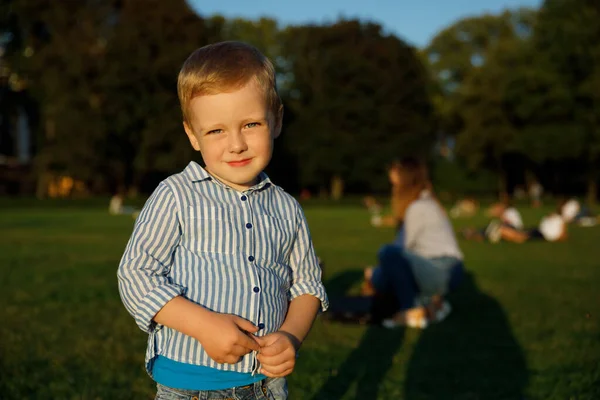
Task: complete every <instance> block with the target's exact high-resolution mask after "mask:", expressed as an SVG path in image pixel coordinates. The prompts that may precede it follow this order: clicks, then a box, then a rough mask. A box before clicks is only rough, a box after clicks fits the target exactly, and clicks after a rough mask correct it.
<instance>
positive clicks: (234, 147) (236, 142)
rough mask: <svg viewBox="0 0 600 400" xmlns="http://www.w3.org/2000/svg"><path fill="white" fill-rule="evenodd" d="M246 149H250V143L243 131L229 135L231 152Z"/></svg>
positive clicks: (239, 151)
mask: <svg viewBox="0 0 600 400" xmlns="http://www.w3.org/2000/svg"><path fill="white" fill-rule="evenodd" d="M246 150H248V145H247V144H246V140H245V139H244V135H243V134H242V133H241V132H239V133H236V134H233V135H230V136H229V151H230V152H231V153H241V152H244V151H246Z"/></svg>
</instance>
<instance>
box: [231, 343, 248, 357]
mask: <svg viewBox="0 0 600 400" xmlns="http://www.w3.org/2000/svg"><path fill="white" fill-rule="evenodd" d="M251 351H252V349H249V348H247V347H244V346H240V345H239V344H235V345H233V348H232V349H231V354H233V355H235V356H239V357H242V356H245V355H246V354H248V353H250V352H251Z"/></svg>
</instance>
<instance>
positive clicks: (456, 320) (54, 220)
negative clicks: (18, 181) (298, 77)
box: [0, 199, 600, 400]
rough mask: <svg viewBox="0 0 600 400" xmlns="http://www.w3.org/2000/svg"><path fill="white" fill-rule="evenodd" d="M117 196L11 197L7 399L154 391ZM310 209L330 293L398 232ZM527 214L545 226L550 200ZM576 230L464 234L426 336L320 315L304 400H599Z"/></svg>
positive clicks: (4, 223) (592, 318)
mask: <svg viewBox="0 0 600 400" xmlns="http://www.w3.org/2000/svg"><path fill="white" fill-rule="evenodd" d="M106 204H107V202H104V201H102V202H98V203H96V204H95V203H94V202H91V203H89V202H85V203H84V202H80V203H74V202H43V203H41V202H37V201H17V200H6V199H4V200H1V201H0V207H1V208H0V304H1V305H2V307H0V399H134V398H135V399H151V398H153V395H154V391H155V388H154V385H153V382H152V381H151V379H150V378H149V377H148V376H147V375H146V373H145V372H144V369H143V356H144V349H145V343H146V336H145V334H144V333H143V332H141V331H139V330H138V329H137V327H136V325H135V323H134V321H133V319H132V318H131V317H130V316H129V314H127V313H126V311H125V309H124V307H123V306H122V304H121V302H120V299H119V295H118V291H117V285H116V268H117V265H118V262H119V259H120V256H121V254H122V252H123V250H124V246H125V244H126V241H127V239H128V237H129V234H130V233H131V229H132V225H133V220H132V218H131V217H128V216H109V215H107V213H106V207H105V206H106ZM305 210H306V215H307V217H308V220H309V223H310V227H311V230H312V234H313V240H314V242H315V246H316V248H317V251H318V254H319V255H320V257H321V258H322V259H323V260H324V261H325V263H326V267H325V275H324V280H325V283H326V286H327V288H328V292H329V294H330V296H336V295H340V294H343V293H353V292H355V291H356V290H357V289H358V285H359V280H360V277H361V271H362V268H363V267H364V266H366V265H370V264H373V263H374V262H375V254H376V251H377V249H378V247H379V246H380V245H382V244H384V243H386V242H388V241H390V240H391V238H392V237H393V232H392V230H386V229H382V230H377V229H374V228H372V227H370V226H369V224H368V213H367V212H366V210H364V209H363V208H361V207H360V206H359V205H355V206H353V205H351V204H348V205H343V206H335V205H325V204H318V205H311V204H308V205H307V206H306V208H305ZM522 211H523V214H524V219H525V223H526V225H535V224H536V222H537V221H538V220H539V217H540V216H541V215H542V214H543V212H544V211H547V209H545V210H544V209H536V210H532V209H523V210H522ZM454 222H455V228H456V229H459V228H460V227H462V226H466V225H476V226H483V225H484V224H485V217H484V216H483V215H478V216H476V217H474V218H470V219H463V220H456V221H454ZM570 235H571V237H570V240H569V241H568V242H567V243H559V244H551V243H545V242H532V243H526V244H523V245H516V244H510V243H500V244H497V245H492V244H487V243H475V242H464V241H461V247H462V249H463V251H464V253H465V255H466V267H467V270H468V274H467V278H466V280H465V282H464V283H463V285H462V287H461V288H460V290H459V291H458V292H456V293H455V294H454V295H453V296H452V297H451V301H452V303H453V305H454V312H453V313H452V314H451V316H450V317H449V318H448V320H446V321H444V322H443V323H442V324H439V325H434V326H431V327H429V328H428V329H426V330H424V331H417V330H414V329H407V330H404V329H397V330H386V329H383V328H378V327H370V326H349V325H342V324H338V323H331V322H326V321H321V320H317V322H316V323H315V327H314V329H313V331H312V332H311V335H310V337H309V339H308V340H307V341H306V343H305V345H304V347H303V349H302V352H301V355H300V358H299V360H298V365H297V368H296V371H295V372H294V374H293V375H292V376H291V377H290V378H289V385H290V395H291V398H292V399H302V400H304V399H309V400H316V399H408V400H420V399H465V400H476V399H481V400H488V399H540V400H541V399H557V400H558V399H561V400H564V399H568V400H584V399H590V400H594V399H600V322H599V321H600V319H599V317H600V227H593V228H579V227H573V228H572V229H571V230H570Z"/></svg>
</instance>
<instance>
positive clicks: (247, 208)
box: [240, 194, 265, 364]
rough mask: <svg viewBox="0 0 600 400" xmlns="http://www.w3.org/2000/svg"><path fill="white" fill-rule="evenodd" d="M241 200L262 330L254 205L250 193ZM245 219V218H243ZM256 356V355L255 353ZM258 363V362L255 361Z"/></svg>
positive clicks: (256, 304)
mask: <svg viewBox="0 0 600 400" xmlns="http://www.w3.org/2000/svg"><path fill="white" fill-rule="evenodd" d="M240 201H241V203H242V204H241V208H242V210H243V218H245V219H246V223H245V225H244V228H245V230H246V234H247V235H248V236H246V254H247V255H248V256H247V258H246V259H247V260H248V262H249V263H250V264H251V267H250V268H249V269H250V272H251V274H252V275H253V277H254V281H253V282H250V284H251V285H252V286H251V290H252V293H253V295H254V296H256V298H255V299H254V300H253V301H252V302H253V303H254V304H255V314H254V315H255V318H254V321H256V322H257V327H258V328H259V329H260V330H262V329H264V327H265V324H264V323H262V322H258V321H260V318H261V307H260V296H261V291H262V289H261V287H260V275H259V273H258V269H257V268H255V266H256V265H255V264H254V262H255V261H256V257H255V256H254V251H255V247H256V244H255V241H254V238H255V236H254V225H253V224H252V222H253V218H252V217H253V214H252V205H251V202H250V198H249V196H248V195H246V194H242V195H241V196H240ZM242 221H243V220H242ZM255 356H256V355H255ZM255 362H256V363H257V364H258V362H257V361H255Z"/></svg>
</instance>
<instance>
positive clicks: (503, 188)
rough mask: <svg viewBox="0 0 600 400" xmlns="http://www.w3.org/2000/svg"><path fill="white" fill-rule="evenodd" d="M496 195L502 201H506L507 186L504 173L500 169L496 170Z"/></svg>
mask: <svg viewBox="0 0 600 400" xmlns="http://www.w3.org/2000/svg"><path fill="white" fill-rule="evenodd" d="M498 197H499V200H500V201H502V202H506V201H508V188H507V183H506V173H505V172H504V171H502V170H500V171H499V172H498Z"/></svg>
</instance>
